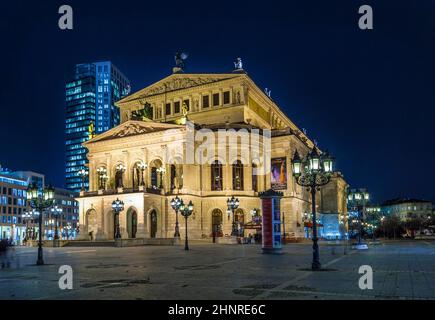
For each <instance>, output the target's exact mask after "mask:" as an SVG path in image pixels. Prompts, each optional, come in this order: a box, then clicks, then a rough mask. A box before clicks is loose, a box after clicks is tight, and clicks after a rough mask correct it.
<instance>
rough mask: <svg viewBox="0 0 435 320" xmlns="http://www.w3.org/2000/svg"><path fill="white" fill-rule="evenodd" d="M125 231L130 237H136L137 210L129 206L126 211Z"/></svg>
mask: <svg viewBox="0 0 435 320" xmlns="http://www.w3.org/2000/svg"><path fill="white" fill-rule="evenodd" d="M127 233H128V237H129V238H131V239H134V238H136V233H137V212H136V210H134V209H132V208H130V209H128V211H127Z"/></svg>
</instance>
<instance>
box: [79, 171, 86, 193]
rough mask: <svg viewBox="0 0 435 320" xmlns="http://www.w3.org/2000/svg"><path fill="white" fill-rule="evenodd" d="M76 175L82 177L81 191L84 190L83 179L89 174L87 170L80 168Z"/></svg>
mask: <svg viewBox="0 0 435 320" xmlns="http://www.w3.org/2000/svg"><path fill="white" fill-rule="evenodd" d="M78 175H79V176H80V177H81V178H82V191H85V180H86V177H87V176H88V175H89V172H88V171H86V170H85V169H81V170H79V172H78Z"/></svg>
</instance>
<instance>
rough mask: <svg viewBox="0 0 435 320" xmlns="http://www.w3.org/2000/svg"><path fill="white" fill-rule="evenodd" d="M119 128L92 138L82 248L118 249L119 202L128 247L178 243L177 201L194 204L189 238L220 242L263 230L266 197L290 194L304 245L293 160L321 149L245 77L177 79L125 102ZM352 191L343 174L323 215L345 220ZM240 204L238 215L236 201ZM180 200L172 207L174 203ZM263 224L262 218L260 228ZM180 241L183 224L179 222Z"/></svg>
mask: <svg viewBox="0 0 435 320" xmlns="http://www.w3.org/2000/svg"><path fill="white" fill-rule="evenodd" d="M117 105H118V107H119V110H120V115H121V123H120V125H118V126H117V127H115V128H113V129H111V130H109V131H107V132H105V133H102V134H100V135H96V136H94V135H92V139H90V140H88V141H87V142H85V143H84V146H85V147H86V148H87V149H88V159H89V171H88V173H89V190H88V191H82V192H81V193H80V197H78V198H77V201H79V203H80V234H81V237H82V239H85V238H87V239H88V240H97V241H98V240H112V239H114V237H115V234H116V233H117V226H116V225H117V224H118V222H117V220H116V219H114V208H113V203H114V201H115V200H120V201H122V203H123V207H122V210H121V211H120V212H119V216H118V217H117V218H119V228H118V231H119V233H120V236H121V238H122V239H148V240H149V241H151V242H152V241H153V239H155V240H154V241H157V240H159V239H173V238H174V233H175V229H176V228H175V227H176V221H177V215H176V213H175V210H174V209H173V201H172V200H173V199H174V198H175V197H178V199H182V200H183V202H184V203H185V204H187V203H189V202H190V201H191V202H192V205H193V212H192V214H191V215H190V217H189V218H188V236H189V239H196V240H204V241H211V239H212V237H213V236H214V237H215V238H217V240H218V241H219V240H220V241H222V240H223V239H225V238H226V237H229V236H230V235H231V233H232V227H233V219H234V221H235V222H236V223H237V230H238V232H239V236H248V235H250V234H251V235H254V234H255V233H257V232H259V230H261V209H260V208H261V203H260V197H259V193H260V192H262V191H266V190H269V189H273V190H276V191H280V192H282V195H283V197H282V198H281V204H280V206H281V215H282V221H283V223H282V225H281V227H282V233H284V232H285V235H286V238H289V239H291V238H295V239H296V238H301V237H304V234H305V231H304V228H305V227H306V222H304V216H305V217H306V213H307V212H311V203H310V201H311V197H310V193H309V192H308V191H307V190H306V188H303V187H301V186H299V185H297V184H296V182H295V179H294V177H293V175H292V169H291V159H292V156H293V155H294V153H295V151H296V150H297V151H298V153H299V154H300V155H302V156H303V155H306V154H307V153H309V152H310V150H311V149H312V148H313V146H314V142H313V141H312V140H311V139H310V138H309V137H307V135H306V134H304V132H303V131H302V130H300V129H299V128H298V127H297V126H296V125H295V124H294V123H293V122H292V121H291V120H290V119H289V118H288V117H287V115H286V114H285V113H284V112H283V110H282V109H280V107H279V106H278V105H277V104H276V103H275V102H274V101H273V99H272V98H271V97H270V92H267V90H266V91H264V90H262V89H260V88H259V87H258V86H257V85H256V84H255V83H254V82H253V81H252V79H251V78H250V77H249V76H248V74H247V73H246V72H245V71H244V70H243V69H242V68H236V70H234V71H232V72H229V73H222V74H189V73H184V72H182V70H180V69H179V68H178V69H177V68H175V70H174V73H172V74H171V75H169V76H168V77H166V78H164V79H161V80H159V81H157V82H155V83H153V84H151V85H149V86H148V87H146V88H144V89H142V90H139V91H137V92H135V93H133V94H131V95H129V96H126V97H124V98H123V99H122V100H120V101H118V102H117ZM346 186H347V184H346V182H345V180H344V179H343V176H342V175H341V174H340V173H339V172H335V173H334V174H333V177H332V179H331V181H330V183H328V185H326V186H324V187H322V188H321V190H320V191H319V192H318V193H317V197H316V199H317V201H316V202H317V203H316V208H317V211H318V212H320V213H325V214H326V213H331V214H338V215H345V214H346ZM233 196H234V197H235V198H237V199H238V206H237V208H236V209H235V210H233V211H231V210H229V208H228V203H227V201H228V199H229V198H231V197H233ZM171 201H172V202H171ZM259 217H260V219H259ZM178 220H179V233H180V234H181V238H183V237H184V232H185V223H184V222H185V221H184V218H183V217H182V216H181V215H179V216H178Z"/></svg>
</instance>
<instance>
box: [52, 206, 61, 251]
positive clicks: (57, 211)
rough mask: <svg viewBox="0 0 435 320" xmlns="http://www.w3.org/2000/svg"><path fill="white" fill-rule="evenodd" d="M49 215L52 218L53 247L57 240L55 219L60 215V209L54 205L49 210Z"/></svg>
mask: <svg viewBox="0 0 435 320" xmlns="http://www.w3.org/2000/svg"><path fill="white" fill-rule="evenodd" d="M50 211H51V215H52V216H54V238H53V246H55V243H56V240H59V233H58V230H57V219H58V218H59V216H60V215H61V214H62V211H63V210H62V208H59V207H58V206H57V205H55V206H54V207H53V208H51V209H50Z"/></svg>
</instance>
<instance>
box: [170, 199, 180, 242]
mask: <svg viewBox="0 0 435 320" xmlns="http://www.w3.org/2000/svg"><path fill="white" fill-rule="evenodd" d="M180 206H181V199H180V198H178V196H176V197H175V198H173V199H172V200H171V207H172V209H174V210H175V232H174V238H180V228H179V225H178V211H179V210H180Z"/></svg>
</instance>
